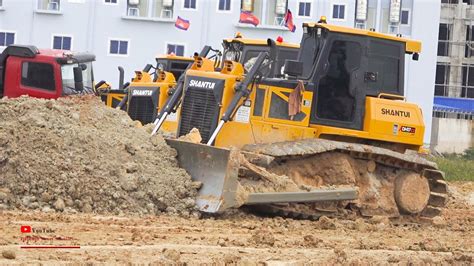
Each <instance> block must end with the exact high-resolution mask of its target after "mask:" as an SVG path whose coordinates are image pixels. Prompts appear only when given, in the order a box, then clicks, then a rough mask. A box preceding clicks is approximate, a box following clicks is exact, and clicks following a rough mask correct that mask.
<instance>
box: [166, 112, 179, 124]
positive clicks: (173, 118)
mask: <svg viewBox="0 0 474 266" xmlns="http://www.w3.org/2000/svg"><path fill="white" fill-rule="evenodd" d="M176 113H177V112H174V113H171V114H169V115H168V117H166V121H171V122H176V121H178V115H177V114H176Z"/></svg>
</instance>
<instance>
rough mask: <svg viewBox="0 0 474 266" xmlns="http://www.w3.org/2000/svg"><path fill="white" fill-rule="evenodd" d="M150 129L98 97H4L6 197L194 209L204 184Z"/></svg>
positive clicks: (0, 181) (1, 181)
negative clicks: (181, 165)
mask: <svg viewBox="0 0 474 266" xmlns="http://www.w3.org/2000/svg"><path fill="white" fill-rule="evenodd" d="M149 130H150V129H149V128H148V127H136V124H135V122H134V121H132V120H131V119H130V118H129V116H128V115H127V114H126V113H125V112H123V111H120V110H115V109H113V108H109V107H107V106H105V105H104V104H103V103H102V102H101V101H100V100H99V99H98V98H97V97H94V96H82V97H66V98H61V99H58V100H45V99H36V98H29V97H20V98H15V99H7V98H3V99H0V160H1V161H0V172H1V173H2V178H0V189H1V191H2V194H1V197H0V204H5V205H6V206H8V208H9V209H16V208H21V209H23V208H26V209H33V208H37V209H40V210H42V209H44V210H48V211H52V209H53V208H54V210H56V211H63V210H64V209H65V207H66V203H68V204H67V205H68V207H70V208H72V209H74V210H76V211H80V212H81V211H82V212H93V213H104V214H105V213H110V214H126V213H137V214H159V213H161V212H165V211H166V210H172V211H173V213H177V214H182V215H188V214H189V213H191V212H193V211H194V208H195V207H194V204H189V202H194V201H193V200H194V198H195V195H196V188H195V186H193V183H192V181H191V178H190V176H189V175H188V174H187V173H186V171H185V170H184V169H181V168H179V167H178V164H177V161H176V159H175V157H176V151H175V150H173V149H172V148H171V147H169V146H168V145H167V144H166V142H165V141H164V139H163V138H162V137H161V136H154V137H150V132H149ZM71 204H72V206H69V205H71ZM150 204H151V206H152V207H150Z"/></svg>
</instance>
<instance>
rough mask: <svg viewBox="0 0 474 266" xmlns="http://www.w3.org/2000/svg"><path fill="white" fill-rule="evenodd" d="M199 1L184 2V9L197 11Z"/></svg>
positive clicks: (185, 0) (189, 0)
mask: <svg viewBox="0 0 474 266" xmlns="http://www.w3.org/2000/svg"><path fill="white" fill-rule="evenodd" d="M196 1H197V0H184V8H186V9H196Z"/></svg>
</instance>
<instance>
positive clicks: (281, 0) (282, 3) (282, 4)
mask: <svg viewBox="0 0 474 266" xmlns="http://www.w3.org/2000/svg"><path fill="white" fill-rule="evenodd" d="M275 14H277V15H285V14H286V0H277V1H276V4H275Z"/></svg>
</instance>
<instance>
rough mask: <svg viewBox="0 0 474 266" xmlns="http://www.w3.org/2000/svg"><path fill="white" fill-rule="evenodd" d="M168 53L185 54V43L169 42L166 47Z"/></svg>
mask: <svg viewBox="0 0 474 266" xmlns="http://www.w3.org/2000/svg"><path fill="white" fill-rule="evenodd" d="M166 52H167V53H168V54H174V55H178V56H184V45H180V44H168V45H167V48H166Z"/></svg>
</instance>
